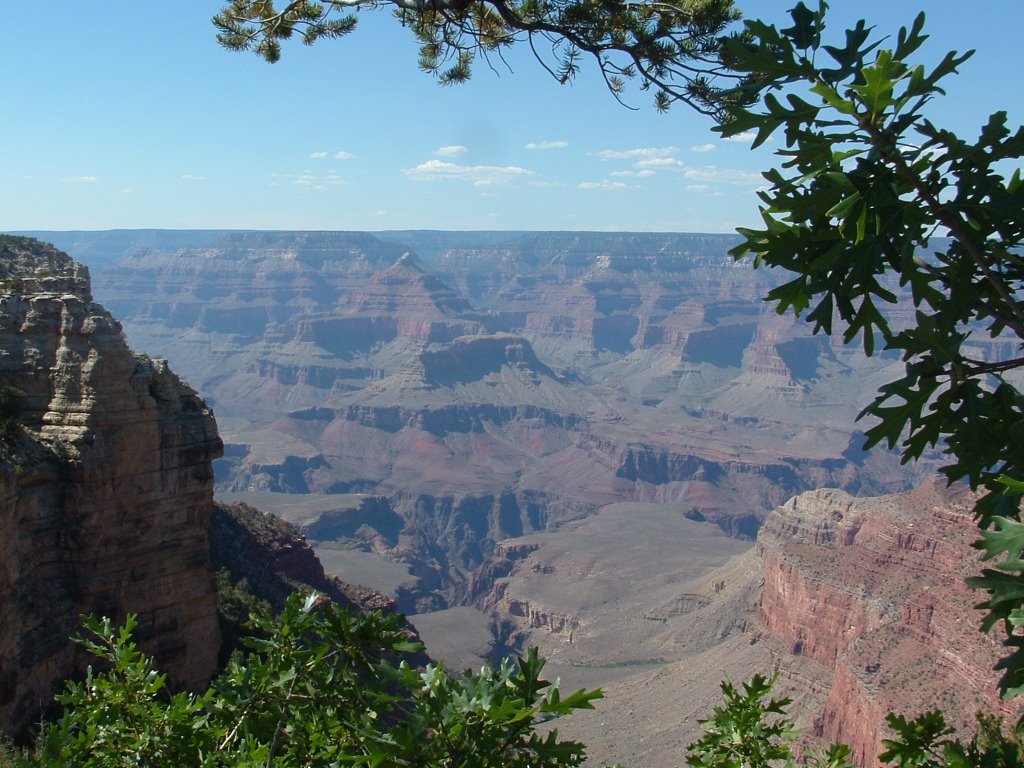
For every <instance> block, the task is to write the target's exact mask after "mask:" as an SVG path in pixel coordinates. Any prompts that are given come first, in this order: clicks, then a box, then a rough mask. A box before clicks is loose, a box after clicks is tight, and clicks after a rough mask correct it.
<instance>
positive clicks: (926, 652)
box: [758, 480, 1015, 765]
mask: <svg viewBox="0 0 1024 768" xmlns="http://www.w3.org/2000/svg"><path fill="white" fill-rule="evenodd" d="M973 502H974V498H973V496H972V495H971V494H970V493H969V492H967V491H966V490H964V489H955V490H952V491H950V490H947V489H946V488H945V487H944V485H943V484H942V483H941V482H940V481H938V480H936V481H935V482H933V483H928V484H925V485H923V486H921V487H920V488H918V489H916V490H914V491H913V492H910V493H905V494H899V495H893V496H882V497H874V498H864V499H857V498H854V497H852V496H849V495H848V494H845V493H843V492H841V491H836V490H821V491H814V492H811V493H805V494H802V495H800V496H797V497H795V498H794V499H792V500H790V501H788V502H787V503H786V504H784V505H782V506H781V507H779V509H777V510H776V511H775V512H774V513H772V514H771V515H770V516H769V517H768V519H767V521H766V522H765V526H764V527H763V528H762V530H761V533H760V535H759V537H758V551H759V552H760V553H761V556H762V559H763V561H764V591H763V594H762V598H761V607H760V611H759V617H760V618H761V620H763V622H764V624H765V625H766V627H767V630H768V632H769V633H770V634H771V635H772V636H773V637H774V638H775V639H777V640H780V641H781V642H782V643H783V644H784V646H785V647H786V648H787V649H788V652H789V653H790V654H792V655H794V656H800V657H804V658H807V659H811V660H813V661H816V662H818V663H819V664H820V665H822V667H823V668H824V670H826V671H827V672H828V674H829V676H830V677H831V679H830V680H829V679H828V678H827V677H825V678H823V679H822V680H821V682H822V683H824V684H825V686H826V690H827V692H828V693H827V698H826V701H825V704H824V708H823V710H822V711H821V713H820V714H819V715H818V718H817V723H816V731H817V735H818V736H820V737H821V738H822V739H824V740H828V741H833V740H838V741H842V742H844V743H846V744H849V745H850V746H851V747H852V748H853V751H854V756H855V758H856V760H857V762H858V763H859V764H860V765H873V764H874V762H875V757H876V756H877V755H879V754H880V753H881V752H882V743H881V739H882V738H883V737H884V736H885V735H886V732H885V715H886V713H888V712H898V713H901V714H904V715H907V716H912V715H916V714H919V713H920V712H923V711H925V710H928V709H932V708H934V707H941V708H942V709H943V710H944V711H945V712H946V713H947V715H949V716H950V717H951V719H952V720H953V721H954V722H955V724H956V725H957V726H959V727H961V728H964V729H965V730H967V731H970V727H971V726H972V725H973V723H974V713H975V712H976V711H977V710H978V709H982V710H984V711H988V712H997V713H1001V714H1004V715H1007V716H1008V717H1009V716H1014V714H1015V713H1014V712H1013V711H1012V709H1013V708H1012V707H1010V706H1007V704H1006V703H1005V702H1001V701H1000V700H999V697H998V696H997V693H996V685H995V684H996V679H997V675H996V674H995V673H994V672H993V671H992V669H993V666H994V665H995V662H996V660H997V659H998V658H999V656H1000V651H1001V650H1002V649H1001V646H999V644H998V643H997V642H996V640H995V638H993V637H990V636H985V635H982V634H981V633H980V632H979V631H978V625H979V619H980V612H979V611H977V610H975V609H974V607H973V606H974V605H975V604H976V603H978V602H979V601H980V600H981V597H980V596H979V594H978V593H977V592H974V591H972V590H970V589H968V587H967V586H966V584H965V582H964V580H965V578H966V577H967V576H971V575H976V574H977V573H979V572H980V568H981V565H980V563H979V557H978V553H977V552H976V551H975V550H972V548H971V546H970V545H971V542H972V541H974V540H975V539H976V538H977V527H976V526H975V524H974V521H973V518H972V512H971V510H972V508H973Z"/></svg>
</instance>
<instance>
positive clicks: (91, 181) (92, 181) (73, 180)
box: [61, 176, 99, 184]
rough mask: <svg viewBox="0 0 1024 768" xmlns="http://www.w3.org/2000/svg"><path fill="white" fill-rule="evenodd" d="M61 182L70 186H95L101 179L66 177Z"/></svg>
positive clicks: (93, 177)
mask: <svg viewBox="0 0 1024 768" xmlns="http://www.w3.org/2000/svg"><path fill="white" fill-rule="evenodd" d="M61 181H63V182H67V183H68V184H95V183H96V182H97V181H99V179H97V178H96V177H95V176H64V177H63V178H61Z"/></svg>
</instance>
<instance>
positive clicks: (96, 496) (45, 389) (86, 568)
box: [0, 236, 222, 731]
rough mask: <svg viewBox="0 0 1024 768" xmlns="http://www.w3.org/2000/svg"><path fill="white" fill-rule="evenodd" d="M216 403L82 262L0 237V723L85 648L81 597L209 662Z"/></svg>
mask: <svg viewBox="0 0 1024 768" xmlns="http://www.w3.org/2000/svg"><path fill="white" fill-rule="evenodd" d="M221 452H222V444H221V440H220V438H219V437H218V435H217V428H216V424H215V422H214V419H213V415H212V413H211V411H210V409H209V408H207V407H206V404H205V403H204V402H203V401H202V399H200V397H199V396H198V395H197V394H196V393H195V391H193V390H192V389H191V388H190V387H189V386H188V385H186V384H184V383H182V381H181V380H180V379H178V377H177V376H176V375H175V374H174V373H172V372H171V371H170V370H169V368H168V367H167V364H166V362H165V361H162V360H150V359H149V358H146V357H140V356H137V355H134V354H133V353H132V352H131V350H129V349H128V346H127V344H126V343H125V340H124V337H123V335H122V333H121V326H120V325H119V324H118V322H117V321H116V320H115V319H114V318H113V317H112V316H111V315H110V314H109V313H108V312H107V311H106V310H105V309H104V308H103V307H102V306H100V305H98V304H96V303H94V302H93V300H92V293H91V287H90V281H89V273H88V270H87V269H86V268H85V267H83V266H81V265H79V264H76V263H75V262H74V261H73V260H72V259H71V258H70V257H69V256H67V255H66V254H64V253H62V252H61V251H58V250H57V249H55V248H53V247H52V246H49V245H46V244H43V243H41V242H39V241H36V240H32V239H29V238H19V237H7V236H2V237H0V595H2V598H0V724H2V726H3V727H4V728H6V729H7V730H11V731H17V730H20V729H21V728H23V727H25V726H26V725H27V724H29V723H31V722H33V721H35V720H37V719H38V718H39V715H40V713H41V712H42V711H43V710H44V709H45V708H46V707H47V706H48V702H50V701H51V698H52V693H53V688H54V686H55V685H58V684H59V683H60V681H62V680H63V679H64V678H66V677H68V676H69V675H72V674H74V672H75V669H76V668H77V667H78V666H79V664H80V662H81V659H80V658H78V656H77V651H76V649H75V648H74V646H72V645H71V644H70V643H69V642H68V637H69V636H70V635H71V634H72V633H73V632H74V631H75V629H76V628H77V626H78V625H79V622H80V618H79V617H80V616H81V614H83V613H97V614H102V615H107V616H111V617H116V618H118V619H122V618H123V617H124V615H125V614H126V613H128V612H138V613H139V614H140V626H139V630H138V633H137V637H138V639H139V640H140V644H141V646H142V647H143V649H144V650H146V651H147V652H149V653H152V654H154V655H155V656H156V659H157V664H158V666H159V668H160V669H162V670H165V671H167V672H168V673H169V675H170V677H171V678H172V680H173V681H174V682H175V683H176V684H178V685H184V686H188V685H193V684H198V683H201V682H204V681H205V680H206V679H208V678H209V677H210V676H211V675H212V674H213V672H214V670H215V666H216V662H217V651H218V649H219V646H220V633H219V629H218V623H217V612H216V596H215V590H214V580H213V571H212V569H211V567H210V551H209V542H208V538H207V529H208V525H209V519H210V514H211V509H212V501H213V475H212V470H211V462H212V460H213V459H214V458H216V457H218V456H220V454H221Z"/></svg>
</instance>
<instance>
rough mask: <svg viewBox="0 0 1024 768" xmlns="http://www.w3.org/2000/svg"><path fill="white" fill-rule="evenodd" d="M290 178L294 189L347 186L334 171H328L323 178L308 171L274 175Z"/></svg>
mask: <svg viewBox="0 0 1024 768" xmlns="http://www.w3.org/2000/svg"><path fill="white" fill-rule="evenodd" d="M274 175H279V176H284V177H285V178H290V179H291V180H292V184H294V185H295V186H296V187H303V188H304V189H327V187H336V186H338V185H339V184H347V183H348V182H347V181H345V180H344V179H343V178H341V177H340V176H339V175H338V174H336V173H335V172H334V171H330V172H329V173H327V174H326V175H324V176H321V175H319V174H316V173H312V172H310V171H303V172H302V173H301V174H299V175H297V176H296V175H295V174H289V173H282V174H274Z"/></svg>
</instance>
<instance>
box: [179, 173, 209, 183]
mask: <svg viewBox="0 0 1024 768" xmlns="http://www.w3.org/2000/svg"><path fill="white" fill-rule="evenodd" d="M181 180H182V181H206V177H205V176H193V175H192V174H191V173H186V174H185V175H184V176H182V177H181Z"/></svg>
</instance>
